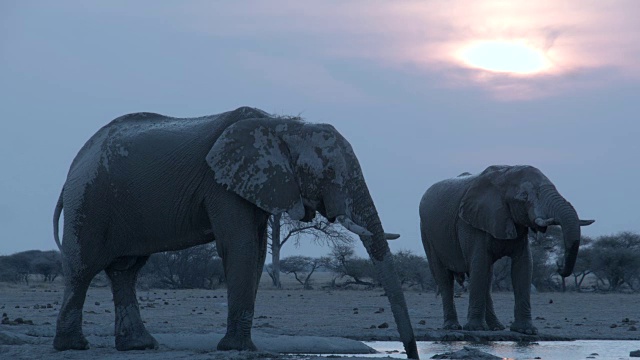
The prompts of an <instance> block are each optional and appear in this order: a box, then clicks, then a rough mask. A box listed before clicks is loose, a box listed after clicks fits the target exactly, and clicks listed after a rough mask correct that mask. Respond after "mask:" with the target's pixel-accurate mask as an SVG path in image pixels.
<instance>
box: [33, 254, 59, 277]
mask: <svg viewBox="0 0 640 360" xmlns="http://www.w3.org/2000/svg"><path fill="white" fill-rule="evenodd" d="M29 267H30V270H31V273H33V274H38V275H41V276H42V280H43V281H49V282H53V281H54V280H55V279H56V278H57V277H58V275H60V274H62V259H61V257H60V252H58V251H55V250H51V251H43V252H41V253H40V254H35V256H34V257H33V258H32V259H31V263H30V265H29Z"/></svg>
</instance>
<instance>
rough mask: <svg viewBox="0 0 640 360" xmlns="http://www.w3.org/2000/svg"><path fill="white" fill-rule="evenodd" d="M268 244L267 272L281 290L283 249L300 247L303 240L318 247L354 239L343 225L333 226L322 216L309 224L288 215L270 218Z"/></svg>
mask: <svg viewBox="0 0 640 360" xmlns="http://www.w3.org/2000/svg"><path fill="white" fill-rule="evenodd" d="M269 228H270V231H269V232H268V242H269V251H270V253H271V264H269V265H267V266H266V271H267V273H268V274H269V277H271V281H272V282H273V285H274V286H275V287H276V288H281V287H282V284H281V282H280V272H281V263H280V252H281V250H282V247H283V246H284V245H285V244H286V243H288V242H289V241H291V240H293V241H292V242H293V243H294V244H295V245H296V246H298V245H299V244H300V241H301V240H302V239H305V240H309V241H311V242H313V243H315V244H318V245H336V244H350V243H351V242H353V238H352V237H351V235H350V233H349V232H348V231H347V230H346V229H344V228H343V227H342V226H341V225H338V224H332V223H330V222H329V221H328V220H327V219H325V218H324V217H322V216H321V215H316V217H315V218H314V219H313V220H312V221H311V222H308V223H305V222H301V221H296V220H292V219H291V218H290V217H289V216H288V215H287V214H286V213H283V214H276V215H272V216H271V217H270V218H269Z"/></svg>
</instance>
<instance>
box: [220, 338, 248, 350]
mask: <svg viewBox="0 0 640 360" xmlns="http://www.w3.org/2000/svg"><path fill="white" fill-rule="evenodd" d="M217 349H218V350H222V351H225V350H248V351H257V350H258V348H257V347H256V346H255V345H254V344H253V341H251V337H240V336H230V335H225V336H224V337H223V338H222V339H221V340H220V342H219V343H218V347H217Z"/></svg>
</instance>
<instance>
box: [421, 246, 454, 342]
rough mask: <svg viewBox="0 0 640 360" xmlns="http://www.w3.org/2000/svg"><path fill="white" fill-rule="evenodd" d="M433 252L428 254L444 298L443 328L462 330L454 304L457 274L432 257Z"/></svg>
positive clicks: (439, 289) (430, 251)
mask: <svg viewBox="0 0 640 360" xmlns="http://www.w3.org/2000/svg"><path fill="white" fill-rule="evenodd" d="M433 251H434V250H433V249H429V251H427V252H426V253H427V260H428V261H429V268H430V269H431V274H432V275H433V278H434V280H435V282H436V285H437V286H438V291H439V292H440V295H441V296H442V311H443V314H444V322H443V324H442V328H443V329H445V330H460V329H462V327H461V326H460V323H459V322H458V313H457V311H456V305H455V303H454V302H453V285H454V279H455V273H454V272H453V271H450V270H448V269H447V268H445V266H444V265H443V264H442V263H441V262H440V260H439V259H438V258H437V257H436V256H433V255H432V254H433Z"/></svg>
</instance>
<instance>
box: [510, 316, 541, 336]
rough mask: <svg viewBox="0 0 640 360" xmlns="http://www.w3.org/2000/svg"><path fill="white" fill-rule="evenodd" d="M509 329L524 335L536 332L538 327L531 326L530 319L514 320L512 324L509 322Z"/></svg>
mask: <svg viewBox="0 0 640 360" xmlns="http://www.w3.org/2000/svg"><path fill="white" fill-rule="evenodd" d="M510 330H511V331H515V332H519V333H522V334H526V335H536V334H537V333H538V329H537V328H536V327H535V326H533V324H532V323H531V320H529V321H515V322H514V323H513V324H511V327H510Z"/></svg>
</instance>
